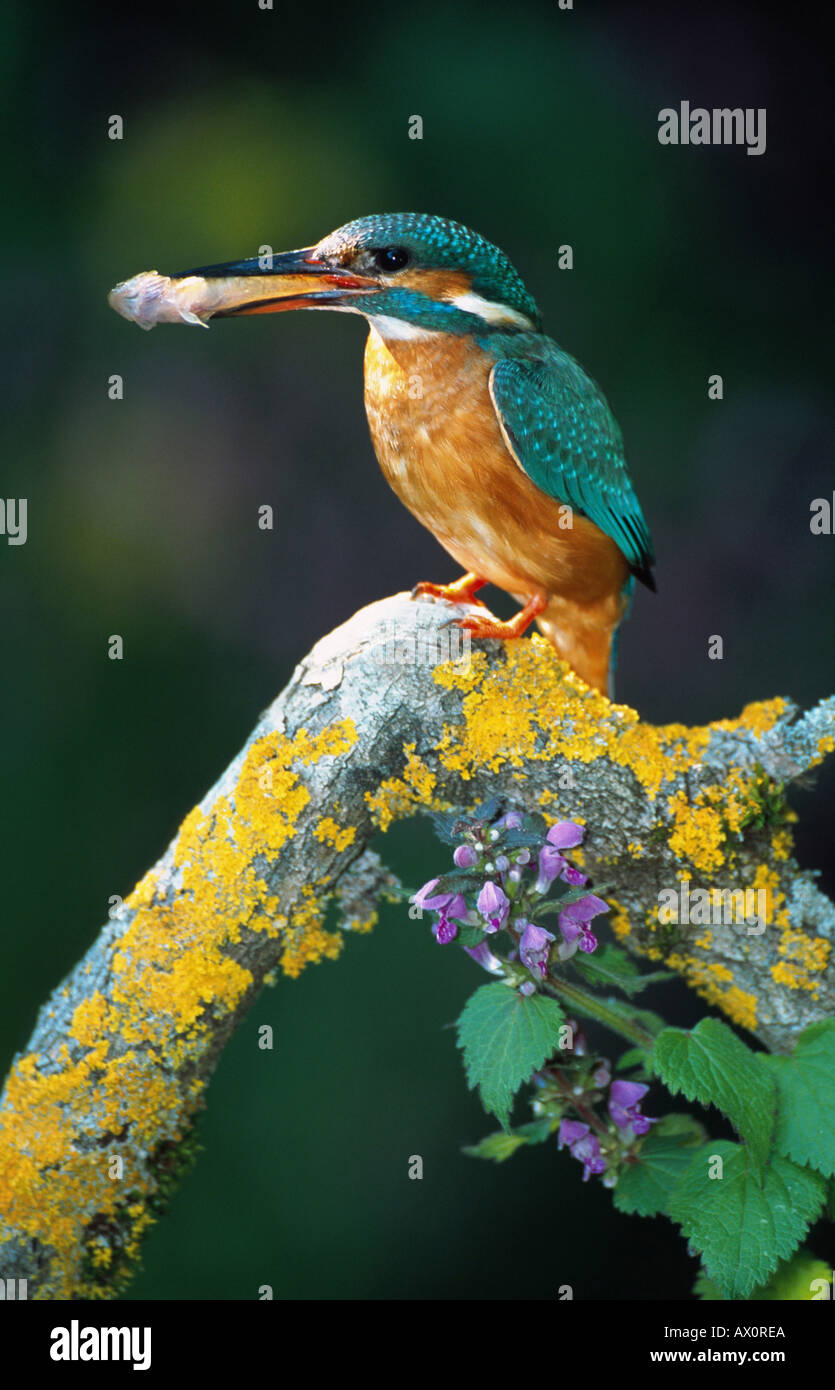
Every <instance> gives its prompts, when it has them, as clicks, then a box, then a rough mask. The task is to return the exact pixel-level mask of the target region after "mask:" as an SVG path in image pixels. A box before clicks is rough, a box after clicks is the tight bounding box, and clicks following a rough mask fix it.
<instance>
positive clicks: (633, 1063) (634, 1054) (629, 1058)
mask: <svg viewBox="0 0 835 1390" xmlns="http://www.w3.org/2000/svg"><path fill="white" fill-rule="evenodd" d="M650 1055H651V1054H649V1053H648V1052H647V1051H646V1049H645V1048H643V1047H630V1048H627V1050H626V1052H623V1053H621V1055H620V1057H618V1060H617V1061H616V1062H615V1071H632V1070H633V1068H636V1067H637V1069H638V1071H639V1072H640V1074H641V1076H647V1075H649V1073H648V1071H647V1059H648V1057H649V1056H650Z"/></svg>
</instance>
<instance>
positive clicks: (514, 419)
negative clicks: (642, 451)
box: [490, 348, 655, 589]
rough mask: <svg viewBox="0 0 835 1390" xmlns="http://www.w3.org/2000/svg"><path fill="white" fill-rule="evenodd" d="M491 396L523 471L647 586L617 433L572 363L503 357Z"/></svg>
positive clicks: (637, 508) (560, 357)
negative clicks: (591, 527)
mask: <svg viewBox="0 0 835 1390" xmlns="http://www.w3.org/2000/svg"><path fill="white" fill-rule="evenodd" d="M490 396H491V399H492V401H493V406H494V408H495V411H496V415H497V416H498V419H499V425H500V426H501V430H502V434H503V436H504V439H505V443H506V444H507V447H508V449H509V450H510V452H511V454H512V455H513V458H514V459H515V460H516V463H517V464H518V465H519V467H520V468H521V469H522V471H523V472H524V473H527V475H528V477H529V478H530V479H531V481H532V482H534V483H536V486H537V487H539V488H541V489H542V491H543V492H546V493H548V495H549V496H550V497H555V498H557V499H558V500H559V501H561V502H567V503H569V504H570V506H572V507H573V508H574V509H575V511H578V512H580V513H581V514H582V515H583V516H586V517H588V519H589V520H590V521H593V522H594V524H595V525H596V526H599V527H600V529H601V531H605V532H606V535H607V536H611V538H612V540H613V541H615V543H616V544H617V545H618V546H620V549H621V550H622V551H623V554H624V556H625V557H626V560H627V561H628V563H629V566H630V568H631V569H632V570H633V572H634V573H635V574H636V575H637V576H638V578H639V579H642V580H643V581H644V583H645V584H648V585H649V586H650V588H652V589H654V588H655V584H654V582H653V578H652V574H651V573H650V566H651V565H653V564H654V563H655V556H654V554H653V550H652V541H651V540H650V534H649V529H648V527H647V524H646V522H645V520H644V514H643V512H642V511H641V504H640V503H639V501H638V499H637V497H636V496H635V493H634V490H633V488H632V482H631V479H630V477H629V472H628V470H627V467H626V463H625V460H624V457H623V440H622V439H621V433H620V430H619V429H618V426H617V423H616V421H615V419H614V416H613V415H612V412H611V410H610V409H609V406H608V404H607V402H606V399H605V397H604V396H603V394H602V392H601V391H600V389H599V387H597V386H596V385H595V383H594V382H593V381H592V380H591V378H590V377H588V376H587V375H586V373H585V372H584V371H583V369H582V367H581V366H580V365H579V363H577V362H575V361H574V359H573V357H569V356H568V354H567V353H563V352H560V351H558V350H557V349H556V348H555V350H554V353H553V355H552V354H551V353H548V354H543V355H541V356H531V357H502V358H500V359H499V360H498V361H497V362H496V363H495V365H494V367H493V369H492V371H491V373H490Z"/></svg>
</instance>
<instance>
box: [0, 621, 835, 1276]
mask: <svg viewBox="0 0 835 1390" xmlns="http://www.w3.org/2000/svg"><path fill="white" fill-rule="evenodd" d="M449 617H450V609H449V607H448V605H446V604H442V603H438V602H435V601H433V600H424V601H420V602H412V601H410V600H409V599H408V597H407V596H405V595H398V596H396V597H395V598H391V599H387V600H385V601H383V602H381V603H377V604H373V605H372V606H371V607H369V608H366V609H363V610H362V611H361V612H359V613H357V614H356V615H355V616H354V617H353V618H352V619H351V620H350V621H349V622H347V623H346V624H345V625H344V626H343V627H341V628H339V629H337V630H336V631H335V632H333V633H331V634H330V635H329V636H328V637H326V638H324V639H323V640H322V641H321V642H319V643H318V644H317V645H316V646H315V647H314V649H313V650H312V652H311V653H310V655H309V656H308V657H307V658H306V659H305V660H304V661H303V662H302V664H301V665H300V666H299V667H298V668H297V669H296V671H295V673H294V675H293V677H292V679H291V681H290V683H289V685H288V686H287V688H286V689H285V690H284V691H283V692H282V694H281V695H280V696H279V697H278V698H277V699H276V700H275V702H274V703H273V704H272V705H271V706H270V708H269V709H268V710H267V711H266V713H265V714H264V716H263V717H262V719H261V721H260V723H259V724H258V727H257V728H256V729H255V732H254V733H253V734H252V736H251V738H250V739H249V741H248V743H247V744H246V747H245V748H244V749H243V751H242V752H241V753H240V755H239V756H238V757H237V758H236V759H235V761H234V762H233V763H232V765H231V766H230V767H229V768H228V769H227V771H226V772H225V773H224V774H223V776H222V777H221V778H220V780H219V781H218V782H217V784H216V785H215V786H214V787H213V788H212V790H211V791H210V792H209V793H208V794H207V796H206V797H204V799H203V801H202V802H201V803H200V805H199V806H198V807H196V808H195V809H194V810H193V811H192V812H191V813H190V814H189V815H188V816H187V817H186V819H185V821H184V822H183V825H182V826H181V828H180V831H179V832H178V834H177V837H176V839H175V840H174V842H173V843H172V845H171V846H170V848H169V849H168V851H167V852H166V854H165V855H164V856H163V857H162V859H161V860H160V861H159V863H158V864H157V865H156V866H155V867H154V868H153V869H151V871H150V872H149V873H148V874H147V875H146V877H145V878H144V879H143V880H142V882H141V883H140V884H139V885H138V886H137V888H136V889H135V890H134V892H133V893H132V894H131V896H130V897H129V898H128V899H127V900H126V901H125V903H124V904H123V905H122V906H121V907H120V908H119V909H118V911H116V912H115V914H114V915H113V917H112V920H110V921H109V922H108V923H107V924H106V925H105V927H104V928H103V929H102V931H101V933H100V935H99V937H98V939H97V940H96V942H95V943H94V945H93V946H92V947H91V948H90V950H89V951H88V952H87V955H86V956H85V957H84V959H83V960H82V961H81V962H80V963H79V965H78V966H77V967H76V969H75V970H74V971H73V972H72V974H71V975H70V976H69V977H68V978H67V979H66V980H65V981H64V983H63V984H62V985H61V986H59V988H58V989H57V990H56V991H55V992H54V994H53V995H52V997H51V998H50V1000H49V1001H48V1003H47V1004H46V1005H45V1006H44V1007H43V1009H42V1010H41V1013H40V1015H39V1017H38V1021H37V1025H36V1027H35V1031H34V1033H33V1036H32V1038H31V1041H30V1043H29V1045H28V1047H27V1049H26V1051H25V1052H24V1053H23V1054H22V1055H21V1056H19V1057H18V1058H16V1060H15V1063H14V1066H13V1069H12V1072H11V1074H10V1076H9V1078H8V1081H7V1084H6V1088H5V1091H4V1094H3V1098H2V1103H0V1215H1V1216H2V1218H3V1223H4V1224H3V1226H2V1228H0V1256H1V1257H2V1268H3V1273H4V1276H6V1277H14V1276H16V1277H20V1278H28V1279H29V1281H30V1283H29V1288H30V1290H31V1292H32V1294H33V1295H34V1296H35V1297H41V1298H70V1297H91V1296H105V1297H107V1296H110V1295H111V1294H112V1293H113V1292H114V1291H115V1290H116V1289H117V1288H118V1287H119V1285H120V1283H121V1282H123V1281H124V1278H125V1277H126V1273H127V1271H128V1270H129V1268H130V1264H131V1261H132V1259H133V1257H134V1256H135V1255H136V1253H137V1250H138V1245H139V1242H140V1239H141V1236H142V1234H143V1232H144V1230H145V1228H146V1227H147V1226H148V1225H149V1224H151V1222H152V1221H153V1220H154V1219H155V1215H156V1214H157V1212H158V1211H159V1209H160V1205H161V1202H162V1201H163V1200H164V1198H165V1195H166V1193H167V1191H168V1190H169V1188H170V1186H171V1184H172V1181H173V1180H174V1179H175V1178H176V1176H177V1174H178V1173H179V1172H180V1171H181V1170H182V1168H183V1166H184V1165H185V1164H186V1162H187V1161H188V1158H189V1134H190V1130H191V1126H192V1122H193V1119H194V1116H195V1112H196V1111H197V1109H198V1108H199V1106H200V1105H201V1104H202V1093H203V1091H204V1088H205V1086H206V1084H207V1082H208V1079H209V1077H210V1075H211V1072H212V1070H213V1068H214V1066H215V1063H216V1061H217V1058H218V1056H219V1054H220V1051H221V1050H222V1048H223V1047H224V1046H225V1044H226V1043H227V1042H228V1040H229V1038H230V1036H231V1035H232V1033H233V1031H234V1029H235V1027H236V1026H237V1024H238V1022H239V1021H240V1019H241V1018H242V1016H243V1015H244V1014H245V1012H246V1010H247V1009H248V1008H249V1006H250V1004H251V1003H252V1002H253V1000H254V998H255V996H256V994H257V993H258V990H259V989H260V987H261V985H262V983H263V981H264V978H265V976H267V975H268V974H269V973H270V972H271V971H273V970H274V969H275V968H276V967H280V968H281V969H282V970H283V971H284V972H285V973H287V974H289V975H291V976H293V975H297V974H298V973H299V972H300V971H301V969H302V968H303V967H304V966H305V965H306V964H307V963H309V962H312V961H315V960H318V959H320V958H322V957H323V956H324V957H333V956H336V955H337V954H338V951H339V949H340V945H341V939H342V936H341V929H342V928H347V929H354V930H363V929H368V928H369V927H370V926H371V925H372V923H373V921H374V918H375V913H376V904H377V901H378V899H379V897H380V896H381V895H382V896H386V895H391V893H392V890H393V888H395V887H396V883H395V882H394V880H392V878H391V876H390V875H388V874H387V872H386V871H385V869H384V868H383V867H382V865H381V864H380V862H379V860H378V859H377V857H376V855H374V854H373V853H372V852H371V851H370V850H369V849H368V845H369V842H370V840H371V838H372V837H373V836H374V834H375V833H376V832H377V831H378V830H379V829H383V830H385V829H387V828H388V826H389V825H390V824H391V823H392V822H393V821H395V820H398V819H401V818H403V817H405V816H410V815H413V814H415V813H416V812H418V811H421V810H426V809H443V808H446V807H449V806H451V805H467V806H472V805H473V804H474V803H476V802H478V801H481V800H483V799H484V798H485V797H487V796H490V795H494V794H496V793H504V794H505V795H506V796H507V798H508V800H509V802H510V803H511V804H513V805H514V806H516V807H519V808H528V809H536V810H540V811H542V812H544V813H545V814H546V815H547V816H549V817H551V818H554V819H556V818H563V817H564V818H568V817H571V818H574V819H579V820H581V821H584V822H585V823H586V826H587V834H586V838H585V841H584V846H583V856H584V867H585V869H586V870H587V871H588V872H589V873H591V874H592V875H593V876H595V877H596V878H597V880H598V881H605V882H606V883H609V884H612V885H614V893H615V897H614V898H612V899H610V901H612V903H613V911H612V915H611V919H610V920H611V922H612V926H613V928H614V931H615V933H616V935H617V936H619V937H620V938H621V940H622V942H623V943H624V944H625V945H626V946H627V947H628V948H629V949H630V950H632V951H633V952H634V953H636V954H638V955H643V956H646V957H648V958H650V959H652V960H661V961H664V962H665V963H666V964H667V965H668V966H669V967H670V968H672V969H675V970H677V971H679V973H681V974H682V975H683V977H684V978H685V979H686V980H687V981H688V983H689V984H690V985H691V986H693V987H694V988H696V989H697V990H698V992H699V993H700V994H702V995H703V996H704V997H705V998H706V999H708V1000H709V1001H710V1002H711V1003H712V1004H714V1005H716V1006H717V1007H718V1008H720V1009H722V1010H723V1011H724V1012H725V1013H726V1014H727V1015H728V1016H729V1017H730V1018H731V1019H732V1020H733V1021H735V1022H736V1023H738V1024H741V1025H743V1026H744V1027H747V1028H749V1029H750V1030H751V1031H752V1032H753V1033H755V1034H756V1036H757V1037H758V1038H760V1039H761V1040H762V1042H763V1043H764V1044H765V1045H766V1046H767V1047H769V1048H770V1049H772V1050H775V1051H786V1050H788V1049H789V1048H790V1046H791V1044H792V1040H793V1038H794V1036H795V1035H796V1034H797V1032H799V1031H800V1030H801V1029H802V1028H803V1027H805V1026H806V1025H807V1024H809V1023H811V1022H813V1021H814V1020H816V1019H819V1018H822V1017H826V1016H829V1015H831V1014H832V1012H833V997H834V996H835V969H833V965H832V963H831V960H830V951H831V942H832V939H833V935H835V909H834V908H833V905H832V904H831V903H830V902H829V901H828V899H826V898H825V897H824V896H823V895H822V894H821V893H820V892H819V890H818V889H817V888H816V886H815V883H814V880H813V876H812V875H811V874H810V873H808V872H803V871H801V870H800V869H798V866H797V864H796V863H795V861H794V858H793V856H792V848H791V832H790V820H791V819H793V813H791V812H790V811H789V810H788V807H787V805H786V803H785V800H784V796H783V788H782V786H781V784H783V783H788V782H790V781H792V780H795V779H797V778H798V777H800V776H801V775H803V774H804V773H805V772H807V770H808V769H810V768H812V767H814V766H815V765H816V764H818V763H819V762H821V761H822V758H823V756H824V755H825V753H827V752H829V751H831V750H832V749H833V748H835V737H833V735H835V700H833V699H830V700H827V701H823V702H822V703H821V704H820V705H818V706H817V708H815V709H813V710H810V711H809V712H807V713H805V714H802V715H801V714H800V713H799V712H798V711H797V710H796V709H795V707H794V706H793V705H791V703H790V702H789V701H788V700H783V699H776V700H769V701H767V702H765V703H762V704H756V705H751V706H749V707H748V708H747V709H746V710H745V711H744V712H743V713H742V715H741V716H740V717H739V718H738V719H733V720H722V721H719V722H717V723H715V724H712V725H709V726H707V727H705V728H696V729H687V728H684V727H683V726H680V725H670V726H666V727H658V728H656V727H653V726H651V725H648V724H643V723H641V722H640V721H639V719H638V716H637V714H635V712H634V711H632V710H630V709H628V708H626V707H625V706H618V705H612V704H610V703H609V701H607V700H606V699H605V698H604V697H603V696H601V695H599V694H597V693H596V692H594V691H591V690H589V689H588V687H586V686H585V685H583V683H582V682H581V681H580V680H579V678H578V677H577V676H575V675H574V674H573V673H572V672H571V671H569V670H568V669H567V667H566V666H565V665H564V664H563V663H561V662H560V661H559V660H558V659H557V658H556V656H555V654H554V652H553V650H552V649H551V648H550V647H549V646H547V645H546V644H545V643H544V642H543V641H542V640H541V639H539V638H535V639H533V640H532V641H518V642H513V643H509V644H507V645H504V644H501V643H495V642H488V643H479V644H477V646H476V647H475V648H473V650H472V653H471V659H467V656H468V653H467V649H466V647H465V648H464V653H463V655H459V659H458V660H457V661H455V660H449V659H448V658H449V657H450V656H455V655H456V650H457V648H456V645H455V644H456V642H457V639H458V637H459V635H460V634H459V632H458V629H450V628H449V627H448V626H445V624H447V623H448V620H449ZM451 638H453V639H454V640H453V643H452V645H451V643H450V639H451ZM433 867H434V866H432V865H427V875H428V874H429V872H430V871H431V869H432V868H433ZM683 883H686V884H688V885H689V890H690V917H691V920H690V922H689V923H688V922H684V921H681V920H680V921H678V922H677V923H676V922H666V923H665V922H664V920H663V913H662V914H661V916H659V894H666V895H670V894H672V893H675V894H677V901H678V904H679V908H678V916H679V917H681V916H682V915H683V908H684V903H685V901H686V897H685V890H684V888H683V886H682V885H683ZM746 888H748V889H752V890H754V891H756V892H759V893H761V894H762V895H764V896H762V897H761V898H760V899H758V900H757V901H758V903H759V904H760V905H761V906H762V908H763V911H762V913H761V917H762V929H759V928H758V925H757V924H756V923H755V924H754V928H753V930H750V929H749V926H748V925H746V924H744V923H740V922H732V923H728V924H727V925H725V924H724V923H723V920H722V918H723V915H727V913H726V912H725V911H724V908H723V909H722V911H720V909H719V902H720V901H722V902H724V901H726V900H720V899H718V898H717V897H716V895H715V893H714V896H711V893H712V892H713V890H716V892H718V891H719V890H731V891H737V892H738V891H740V890H745V889H746ZM697 890H705V891H706V892H707V898H708V902H709V905H710V911H709V914H708V915H709V919H710V920H709V921H708V922H707V923H706V922H704V921H702V922H700V921H698V915H699V914H698V913H697V912H695V909H694V906H693V905H694V903H696V902H699V901H700V900H699V899H698V893H697ZM694 894H695V895H697V896H696V897H694ZM331 900H335V901H336V905H337V908H338V913H339V915H340V920H338V921H337V922H336V923H335V924H334V928H333V929H326V928H325V926H324V917H325V912H326V909H327V906H328V903H329V901H331ZM702 908H703V904H702ZM694 915H695V918H696V920H695V921H694ZM717 915H718V916H719V921H717V920H716V918H717Z"/></svg>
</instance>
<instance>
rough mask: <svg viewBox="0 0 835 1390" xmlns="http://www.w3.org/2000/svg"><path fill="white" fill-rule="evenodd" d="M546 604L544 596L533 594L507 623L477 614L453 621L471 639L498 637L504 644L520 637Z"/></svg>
mask: <svg viewBox="0 0 835 1390" xmlns="http://www.w3.org/2000/svg"><path fill="white" fill-rule="evenodd" d="M547 604H548V601H547V599H546V598H545V595H544V594H535V595H534V597H533V598H532V599H529V600H528V602H527V603H526V604H525V607H524V608H521V609H520V610H519V612H518V613H514V615H513V617H512V618H510V619H508V621H507V622H503V621H502V619H501V618H494V617H493V616H492V614H491V615H490V616H489V617H482V616H481V614H477V613H474V614H472V616H471V617H468V618H456V619H455V620H454V621H455V624H456V626H457V627H460V628H465V629H466V631H467V632H470V633H472V635H473V637H485V638H486V637H498V638H499V639H501V640H502V641H505V642H506V641H507V640H508V639H509V638H511V637H522V636H523V635H524V634H525V633H526V632H527V630H528V628H529V627H530V625H531V623H532V622H533V620H534V618H536V617H537V616H538V615H539V614H540V613H541V612H542V610H543V609H544V608H546V607H547Z"/></svg>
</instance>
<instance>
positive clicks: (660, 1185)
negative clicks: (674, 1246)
mask: <svg viewBox="0 0 835 1390" xmlns="http://www.w3.org/2000/svg"><path fill="white" fill-rule="evenodd" d="M704 1139H705V1131H704V1129H703V1128H702V1126H701V1125H700V1124H699V1122H698V1120H694V1119H693V1118H692V1116H690V1115H665V1116H664V1119H663V1120H661V1121H660V1123H659V1124H657V1125H656V1126H655V1127H654V1128H653V1129H652V1130H650V1132H649V1134H648V1135H647V1137H646V1139H645V1140H644V1141H643V1143H642V1144H641V1147H640V1149H639V1151H638V1155H637V1158H636V1160H635V1162H634V1163H631V1164H629V1165H628V1166H627V1167H625V1168H623V1169H621V1173H620V1176H619V1178H618V1185H617V1187H616V1188H615V1190H614V1203H615V1206H616V1207H617V1209H618V1211H625V1212H635V1213H637V1215H638V1216H654V1215H655V1214H656V1212H660V1211H666V1210H667V1206H668V1204H669V1201H670V1196H671V1194H672V1191H673V1188H674V1187H675V1185H676V1183H677V1182H678V1180H679V1178H680V1177H681V1175H682V1173H683V1172H684V1171H685V1169H686V1168H689V1166H690V1164H691V1162H692V1160H693V1151H694V1149H695V1148H697V1147H698V1146H699V1145H700V1144H703V1143H704Z"/></svg>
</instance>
